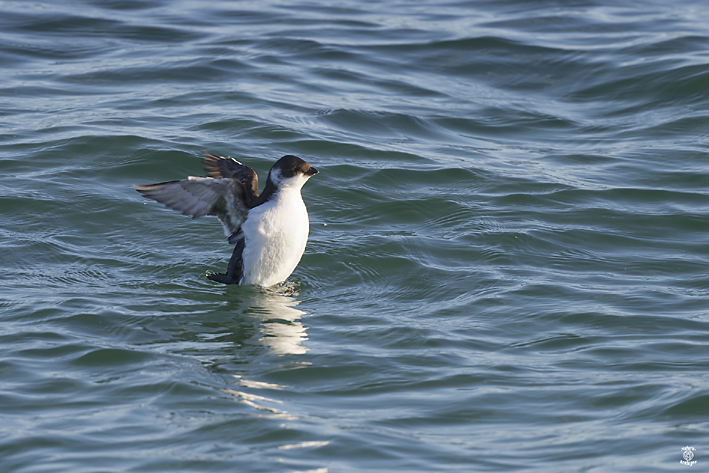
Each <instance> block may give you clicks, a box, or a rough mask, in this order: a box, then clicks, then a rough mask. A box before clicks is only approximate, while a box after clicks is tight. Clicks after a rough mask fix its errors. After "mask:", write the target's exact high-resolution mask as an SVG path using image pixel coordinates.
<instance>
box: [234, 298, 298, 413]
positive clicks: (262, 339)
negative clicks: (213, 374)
mask: <svg viewBox="0 0 709 473" xmlns="http://www.w3.org/2000/svg"><path fill="white" fill-rule="evenodd" d="M295 296H297V293H295V291H294V289H293V286H290V285H289V286H286V285H281V286H276V287H274V288H268V289H259V292H258V293H257V294H254V296H253V297H252V298H251V299H250V300H249V301H248V304H249V305H248V308H247V309H245V310H244V311H243V314H244V315H246V316H249V317H253V318H255V319H256V320H257V322H258V323H257V326H258V334H257V335H255V336H254V337H253V338H252V339H251V340H250V342H251V343H258V344H262V345H264V346H266V347H267V348H268V349H269V350H268V353H269V354H275V355H281V356H282V355H300V354H304V353H306V352H307V351H308V349H307V348H306V347H305V346H304V345H303V342H304V341H305V340H307V333H306V331H305V327H304V326H303V324H302V322H301V317H302V316H303V315H305V312H303V311H302V310H298V309H296V308H295V307H296V306H297V305H298V304H299V303H300V301H299V300H297V299H296V298H295ZM304 364H308V363H304ZM233 376H234V378H235V385H236V386H238V388H235V389H222V392H224V393H226V394H229V395H230V396H233V397H234V399H236V400H237V401H238V402H241V403H243V404H246V405H248V406H251V407H253V408H255V409H258V410H259V411H260V414H259V416H261V417H272V418H278V419H285V420H295V419H297V417H294V416H292V415H290V414H288V413H287V412H286V411H284V410H283V409H282V407H283V406H282V401H279V400H276V399H273V398H272V397H271V396H270V395H269V394H268V393H269V392H272V391H280V390H282V389H285V388H286V386H281V385H278V384H273V383H265V382H262V381H255V380H251V379H247V378H245V377H243V376H242V375H233ZM247 391H250V392H247ZM254 392H259V394H254Z"/></svg>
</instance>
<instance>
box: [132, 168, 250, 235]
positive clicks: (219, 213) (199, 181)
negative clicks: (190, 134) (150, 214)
mask: <svg viewBox="0 0 709 473" xmlns="http://www.w3.org/2000/svg"><path fill="white" fill-rule="evenodd" d="M134 187H135V188H136V189H137V190H138V192H140V193H141V194H143V195H144V196H145V197H148V198H150V199H153V200H157V201H158V202H160V203H161V204H165V205H166V206H168V207H170V208H171V209H174V210H179V211H180V212H182V213H183V214H185V215H190V216H191V217H192V218H197V217H202V216H204V215H214V216H216V217H217V218H219V220H220V221H221V222H222V225H223V226H224V233H225V234H226V235H227V236H228V237H230V238H229V242H230V243H236V242H235V241H234V242H232V241H231V240H232V238H231V236H233V235H235V234H236V232H238V231H239V228H241V224H242V223H243V222H244V220H246V215H247V213H248V211H249V209H248V207H246V204H245V202H244V194H245V191H244V186H243V185H242V184H241V182H239V181H238V180H236V179H230V178H219V179H212V178H209V177H193V176H190V177H189V178H188V179H182V180H181V181H170V182H162V183H160V184H152V185H149V186H138V185H136V186H134Z"/></svg>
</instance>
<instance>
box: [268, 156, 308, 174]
mask: <svg viewBox="0 0 709 473" xmlns="http://www.w3.org/2000/svg"><path fill="white" fill-rule="evenodd" d="M274 170H278V171H279V172H280V176H281V178H283V179H288V178H291V177H295V176H298V175H299V174H303V175H305V176H307V177H311V176H314V175H315V174H317V173H318V170H317V169H315V168H314V167H312V166H311V165H310V164H308V163H306V162H305V161H303V160H302V159H300V158H299V157H298V156H292V155H290V154H289V155H288V156H283V157H282V158H281V159H279V160H278V161H276V164H274V165H273V167H272V168H271V172H273V171H274Z"/></svg>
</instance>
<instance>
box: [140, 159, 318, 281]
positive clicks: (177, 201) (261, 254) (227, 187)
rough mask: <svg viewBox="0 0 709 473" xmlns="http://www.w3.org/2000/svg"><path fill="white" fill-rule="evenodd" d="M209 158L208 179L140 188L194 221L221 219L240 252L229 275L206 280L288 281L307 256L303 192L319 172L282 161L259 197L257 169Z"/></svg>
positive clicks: (231, 263)
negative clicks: (304, 187) (210, 217)
mask: <svg viewBox="0 0 709 473" xmlns="http://www.w3.org/2000/svg"><path fill="white" fill-rule="evenodd" d="M204 156H205V164H206V167H207V174H208V175H209V177H194V176H190V177H188V178H187V179H182V180H180V181H170V182H163V183H160V184H152V185H149V186H138V185H136V186H135V188H136V189H137V190H138V192H140V193H141V194H143V195H144V196H145V197H148V198H150V199H154V200H157V201H158V202H160V203H162V204H165V205H166V206H168V207H170V208H171V209H175V210H179V211H180V212H182V213H183V214H185V215H189V216H191V217H192V218H197V217H202V216H204V215H214V216H216V217H217V218H219V220H220V221H221V222H222V225H223V226H224V233H225V235H226V236H227V237H228V239H229V243H231V244H232V245H236V248H234V253H233V254H232V256H231V260H229V266H228V268H227V272H226V273H220V274H210V275H209V276H207V277H208V278H209V279H211V280H212V281H217V282H220V283H224V284H239V285H242V286H245V285H248V284H255V285H258V286H264V287H267V286H273V285H274V284H278V283H280V282H283V281H284V280H285V279H286V278H287V277H288V276H290V274H291V273H292V272H293V270H294V269H295V267H296V266H297V265H298V262H299V261H300V258H301V257H302V256H303V252H304V251H305V244H306V242H307V241H308V231H309V226H310V224H309V221H308V210H307V209H306V208H305V204H304V203H303V198H302V197H301V195H300V189H301V188H302V187H303V184H305V183H306V182H307V181H308V179H310V178H311V177H312V176H314V175H315V174H317V173H318V170H317V169H315V168H314V167H312V166H311V165H310V164H308V163H306V162H305V161H303V160H302V159H300V158H298V157H297V156H290V155H289V156H283V157H282V158H281V159H279V160H278V161H276V163H275V164H274V165H273V167H272V168H271V170H270V171H269V172H268V179H267V180H266V187H265V188H264V189H263V192H262V193H261V194H260V195H259V192H258V176H257V175H256V173H255V172H254V170H253V169H251V168H250V167H248V166H245V165H243V164H241V163H240V162H238V161H237V160H235V159H233V158H224V157H221V156H214V155H212V154H209V153H204Z"/></svg>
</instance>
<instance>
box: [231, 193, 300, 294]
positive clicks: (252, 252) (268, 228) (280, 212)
mask: <svg viewBox="0 0 709 473" xmlns="http://www.w3.org/2000/svg"><path fill="white" fill-rule="evenodd" d="M309 228H310V223H309V221H308V211H307V209H306V208H305V204H304V203H303V198H302V197H301V196H300V188H299V187H298V188H285V189H281V190H280V191H279V192H278V193H277V194H275V195H274V196H273V197H272V198H271V200H269V201H268V202H266V203H264V204H262V205H259V206H258V207H256V208H253V209H251V210H250V211H249V214H248V217H247V218H246V221H245V222H244V223H243V224H242V226H241V229H242V231H243V233H244V238H245V241H244V252H243V254H242V260H243V263H244V277H243V279H242V280H241V282H240V283H239V284H242V285H247V284H257V285H259V286H264V287H266V286H272V285H274V284H278V283H279V282H282V281H284V280H285V279H286V278H287V277H288V276H290V275H291V273H292V272H293V270H294V269H295V267H296V266H297V265H298V262H299V261H300V258H301V257H302V256H303V252H304V251H305V244H306V243H307V241H308V231H309Z"/></svg>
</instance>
